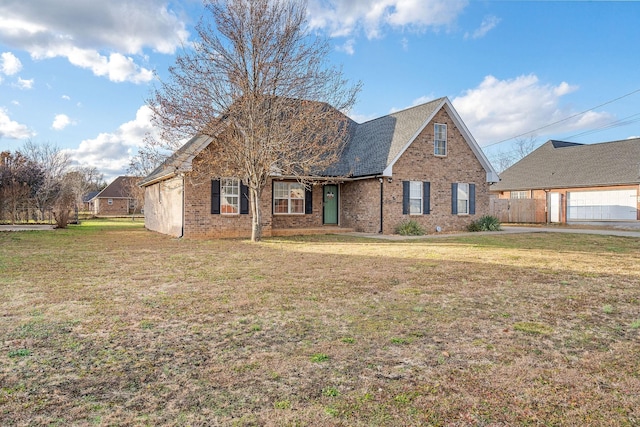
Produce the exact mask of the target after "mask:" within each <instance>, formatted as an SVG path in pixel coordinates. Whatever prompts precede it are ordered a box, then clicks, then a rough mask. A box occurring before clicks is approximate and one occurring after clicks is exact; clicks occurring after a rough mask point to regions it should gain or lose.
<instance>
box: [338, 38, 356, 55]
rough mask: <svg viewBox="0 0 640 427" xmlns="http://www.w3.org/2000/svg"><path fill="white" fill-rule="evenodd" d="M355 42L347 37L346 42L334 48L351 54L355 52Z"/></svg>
mask: <svg viewBox="0 0 640 427" xmlns="http://www.w3.org/2000/svg"><path fill="white" fill-rule="evenodd" d="M355 44H356V41H355V40H354V39H349V40H347V41H346V42H344V44H343V45H341V46H338V47H337V48H336V49H337V50H338V51H339V52H344V53H346V54H347V55H353V54H354V53H355V48H354V46H355Z"/></svg>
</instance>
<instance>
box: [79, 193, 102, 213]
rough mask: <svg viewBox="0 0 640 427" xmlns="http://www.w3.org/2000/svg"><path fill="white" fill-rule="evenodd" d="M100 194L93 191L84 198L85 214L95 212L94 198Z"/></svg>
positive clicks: (83, 207) (83, 208)
mask: <svg viewBox="0 0 640 427" xmlns="http://www.w3.org/2000/svg"><path fill="white" fill-rule="evenodd" d="M98 193H100V192H99V191H91V192H89V193H87V194H85V195H84V196H82V210H83V211H85V212H93V202H92V200H93V198H94V197H96V196H97V195H98Z"/></svg>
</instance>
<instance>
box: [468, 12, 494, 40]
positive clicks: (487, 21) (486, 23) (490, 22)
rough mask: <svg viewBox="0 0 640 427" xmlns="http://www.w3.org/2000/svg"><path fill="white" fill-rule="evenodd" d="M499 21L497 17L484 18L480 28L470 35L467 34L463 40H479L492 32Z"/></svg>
mask: <svg viewBox="0 0 640 427" xmlns="http://www.w3.org/2000/svg"><path fill="white" fill-rule="evenodd" d="M500 21H501V19H500V18H498V17H497V16H493V15H489V16H485V18H484V19H483V20H482V23H481V24H480V28H478V29H477V30H475V31H474V32H473V34H471V35H470V34H469V33H467V34H465V35H464V38H465V39H467V38H469V37H471V38H473V39H480V38H482V37H484V36H486V35H487V33H488V32H489V31H491V30H493V29H494V28H495V27H496V26H497V25H498V24H499V23H500Z"/></svg>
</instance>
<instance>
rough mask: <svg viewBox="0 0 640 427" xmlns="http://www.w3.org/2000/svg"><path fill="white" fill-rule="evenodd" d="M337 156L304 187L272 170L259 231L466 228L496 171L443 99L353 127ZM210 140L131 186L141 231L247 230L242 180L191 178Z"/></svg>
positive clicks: (195, 141)
mask: <svg viewBox="0 0 640 427" xmlns="http://www.w3.org/2000/svg"><path fill="white" fill-rule="evenodd" d="M351 126H352V127H353V131H352V132H351V136H350V139H349V140H348V142H347V145H346V147H345V149H344V151H343V153H342V155H341V158H340V160H339V161H338V162H337V163H336V164H335V165H334V166H332V167H331V168H330V169H329V170H327V171H326V172H325V173H323V174H319V175H318V176H317V177H314V179H313V180H312V182H313V184H312V185H310V186H308V187H306V188H305V187H304V186H303V185H302V184H300V183H298V182H297V181H296V180H294V179H287V177H281V176H273V177H272V178H271V180H270V183H269V184H268V185H267V187H266V188H265V191H264V192H263V199H262V202H261V203H262V212H263V235H264V236H276V235H283V234H297V233H299V234H302V233H305V232H307V231H310V230H312V231H314V232H322V231H323V230H324V231H328V230H336V229H351V230H356V231H361V232H368V233H384V234H392V233H393V232H394V230H395V227H396V226H397V225H398V224H399V223H401V222H402V221H405V220H408V219H413V220H416V221H417V222H419V223H420V224H421V225H423V226H424V227H425V228H426V229H427V231H428V232H429V233H431V232H436V230H440V231H452V230H460V229H463V228H465V227H466V226H467V225H468V224H469V223H470V222H471V221H473V220H474V219H477V218H479V217H480V216H482V215H485V214H488V211H489V184H490V183H492V182H496V181H498V175H497V173H496V172H495V170H494V169H493V167H492V166H491V164H490V163H489V161H488V160H487V158H486V157H485V155H484V154H483V152H482V150H481V149H480V147H479V146H478V144H477V143H476V141H475V140H474V139H473V137H472V136H471V134H470V133H469V131H468V130H467V128H466V126H465V125H464V123H463V122H462V120H461V119H460V117H459V116H458V113H457V112H456V111H455V109H454V108H453V106H452V104H451V102H450V101H449V99H448V98H440V99H436V100H434V101H431V102H428V103H426V104H422V105H418V106H415V107H412V108H408V109H406V110H403V111H399V112H396V113H393V114H389V115H387V116H384V117H380V118H378V119H374V120H371V121H368V122H365V123H362V124H357V123H355V122H353V121H351ZM210 141H211V139H209V137H207V136H196V137H194V138H192V139H191V140H190V141H189V142H187V143H186V144H185V145H184V146H183V147H182V148H180V149H179V150H177V151H176V152H175V153H174V154H173V155H172V156H171V157H170V158H169V159H168V160H167V161H166V162H165V163H164V164H163V165H161V166H160V167H158V168H157V169H156V170H155V171H153V172H152V173H151V174H150V175H149V176H147V177H146V178H145V179H144V180H143V181H142V182H141V183H140V185H141V186H142V187H143V188H144V189H145V225H146V227H147V228H148V229H150V230H154V231H158V232H161V233H165V234H169V235H172V236H184V237H205V238H209V237H211V238H216V237H247V236H250V234H251V218H250V215H249V211H250V209H249V206H248V202H249V200H248V197H247V192H246V187H245V186H244V184H243V183H242V182H240V181H239V180H237V179H234V178H223V179H220V178H218V177H212V179H210V180H207V181H206V182H202V181H200V182H195V181H193V180H192V179H190V172H191V171H192V169H191V168H192V164H193V163H194V162H196V160H197V158H198V154H199V153H201V152H202V150H204V149H205V148H206V147H207V145H208V144H209V142H210Z"/></svg>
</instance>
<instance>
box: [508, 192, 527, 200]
mask: <svg viewBox="0 0 640 427" xmlns="http://www.w3.org/2000/svg"><path fill="white" fill-rule="evenodd" d="M509 197H510V198H512V199H528V198H529V192H528V191H512V192H511V195H510V196H509Z"/></svg>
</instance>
